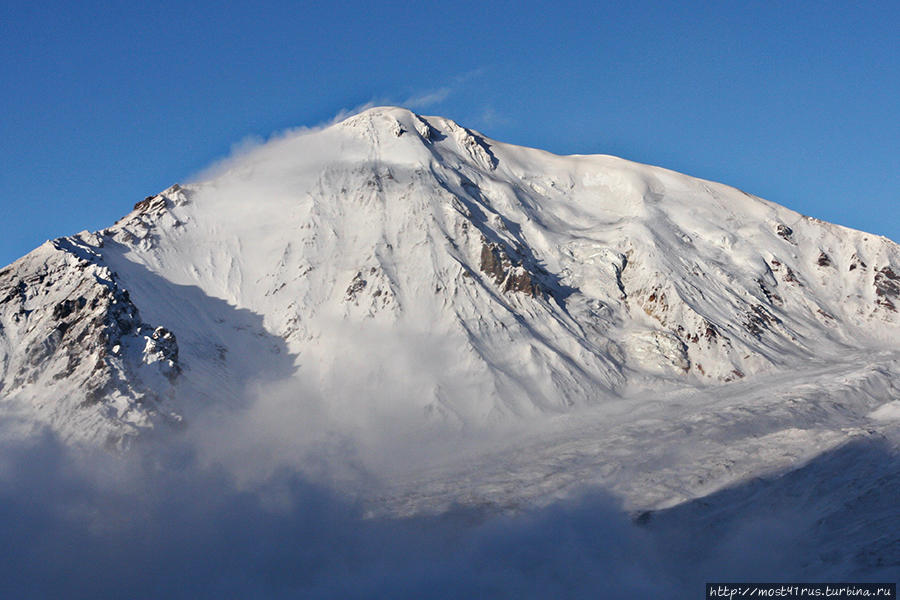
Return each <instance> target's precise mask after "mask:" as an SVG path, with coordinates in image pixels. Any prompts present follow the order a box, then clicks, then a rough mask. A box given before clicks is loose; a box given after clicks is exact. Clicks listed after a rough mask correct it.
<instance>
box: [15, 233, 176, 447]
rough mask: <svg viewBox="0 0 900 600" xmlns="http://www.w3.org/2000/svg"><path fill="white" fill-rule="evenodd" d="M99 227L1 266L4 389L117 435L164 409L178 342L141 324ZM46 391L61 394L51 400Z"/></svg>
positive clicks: (58, 415) (51, 414)
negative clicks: (101, 246)
mask: <svg viewBox="0 0 900 600" xmlns="http://www.w3.org/2000/svg"><path fill="white" fill-rule="evenodd" d="M91 242H93V243H95V244H96V243H99V238H98V237H96V236H82V237H73V238H61V239H58V240H55V241H53V242H47V243H46V244H44V245H43V246H42V247H41V248H39V249H38V250H36V251H35V252H33V253H32V254H29V255H28V256H26V257H25V258H23V259H21V260H19V261H17V262H16V263H13V264H12V265H11V266H9V267H7V268H6V269H4V270H3V271H2V272H0V325H2V345H0V364H2V365H3V371H2V377H0V392H2V394H3V398H4V400H5V401H6V402H13V403H24V404H27V405H31V408H33V409H36V410H37V412H39V413H42V414H45V416H46V418H47V420H48V421H49V422H50V424H51V425H52V424H53V423H54V422H55V420H56V419H68V418H71V417H72V414H73V413H70V412H69V409H68V407H80V408H79V409H78V410H76V411H75V413H74V414H75V415H78V416H79V417H80V418H82V419H84V420H85V421H89V422H93V423H94V425H99V427H97V429H96V431H95V433H96V434H97V435H99V436H104V437H105V438H106V441H108V442H113V443H118V442H120V441H122V440H123V439H124V438H126V437H127V436H129V435H133V434H135V433H136V432H137V431H139V430H140V429H143V428H147V427H152V426H153V424H154V423H155V422H157V421H159V420H160V418H163V417H162V415H163V414H165V417H164V419H165V420H169V421H171V420H172V419H174V420H177V416H176V415H173V414H168V413H169V412H170V411H169V410H167V408H166V406H165V399H166V395H167V393H168V391H169V389H170V386H171V385H172V384H173V383H174V381H175V380H176V378H177V376H178V373H179V371H180V367H179V364H178V344H177V342H176V340H175V336H174V335H173V334H172V333H171V332H169V331H167V330H166V329H164V328H162V327H153V326H150V325H147V324H146V323H143V322H142V321H141V318H140V313H139V311H138V309H137V307H136V306H135V305H134V303H133V302H132V301H131V298H130V296H129V294H128V291H127V290H126V289H124V288H123V287H122V285H121V284H120V283H119V281H118V278H117V276H116V274H115V273H113V272H112V271H110V270H109V268H107V267H105V266H103V264H102V261H101V260H100V258H99V255H98V254H97V253H96V252H95V251H94V249H93V248H92V246H91V245H90V244H91ZM48 398H53V400H52V402H48Z"/></svg>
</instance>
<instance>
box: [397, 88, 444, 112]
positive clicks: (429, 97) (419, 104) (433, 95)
mask: <svg viewBox="0 0 900 600" xmlns="http://www.w3.org/2000/svg"><path fill="white" fill-rule="evenodd" d="M452 91H453V90H452V89H451V88H450V87H442V88H439V89H437V90H434V91H431V92H425V93H421V94H416V95H413V96H409V97H408V98H407V99H406V100H404V101H402V102H401V103H400V106H405V107H407V108H416V109H420V108H427V107H429V106H432V105H434V104H440V103H441V102H443V101H444V100H446V99H447V97H448V96H450V94H451V92H452Z"/></svg>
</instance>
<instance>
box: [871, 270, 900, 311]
mask: <svg viewBox="0 0 900 600" xmlns="http://www.w3.org/2000/svg"><path fill="white" fill-rule="evenodd" d="M875 295H876V297H877V299H876V302H878V304H879V305H881V306H883V307H884V308H886V309H888V310H891V311H896V310H897V305H896V302H897V300H898V298H900V275H898V274H897V273H895V272H894V270H893V269H892V268H891V267H882V268H881V269H879V270H878V272H876V273H875Z"/></svg>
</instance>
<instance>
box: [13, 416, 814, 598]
mask: <svg viewBox="0 0 900 600" xmlns="http://www.w3.org/2000/svg"><path fill="white" fill-rule="evenodd" d="M223 433H224V432H223ZM3 439H4V441H3V442H2V447H0V457H2V464H0V544H2V547H3V548H4V549H5V552H4V560H3V561H0V594H2V595H3V596H4V597H38V596H40V597H66V598H79V597H83V598H98V597H129V598H160V597H165V598H213V597H215V598H218V597H240V598H297V597H304V598H388V597H389V598H469V597H489V598H563V597H564V598H650V597H654V598H684V597H698V594H700V593H702V584H703V583H704V581H706V580H708V579H723V578H726V577H731V578H735V577H741V578H753V577H755V578H763V579H770V580H771V579H776V580H777V579H786V578H790V577H792V576H797V575H798V574H800V575H802V574H807V575H808V574H809V571H808V570H807V571H805V570H804V569H806V567H805V566H804V565H807V564H808V563H809V560H808V558H809V557H808V555H805V554H804V552H806V551H807V550H808V548H807V547H806V546H804V541H803V540H804V536H805V535H806V534H807V533H808V532H809V531H810V530H809V529H808V526H807V524H806V523H805V522H803V521H802V519H799V518H798V514H797V513H795V512H794V511H788V512H784V511H782V512H778V511H776V512H774V513H772V514H770V515H768V516H767V517H766V518H765V519H762V520H761V519H759V518H753V517H751V518H748V519H747V520H746V521H743V522H739V524H738V525H737V526H734V524H732V526H728V525H721V523H720V527H719V528H718V529H717V530H715V531H710V530H707V529H706V528H705V527H703V526H701V525H702V524H703V523H704V521H703V520H702V519H701V520H693V521H692V520H691V519H684V520H683V521H677V520H675V521H673V520H671V519H669V520H668V521H666V522H665V523H664V524H663V525H664V526H662V527H659V528H654V527H653V526H652V524H653V523H654V520H655V518H656V517H654V518H652V519H651V526H645V525H638V524H636V523H635V522H633V520H632V519H631V518H630V517H629V516H628V515H626V514H625V513H624V512H623V511H622V510H621V509H620V508H619V506H618V504H617V501H616V500H615V499H614V498H612V497H610V496H608V495H606V494H604V493H603V492H602V491H599V490H593V491H587V492H585V493H583V494H581V495H579V496H578V497H575V498H570V499H568V500H565V501H560V502H556V503H554V504H551V505H549V506H545V507H542V508H529V507H521V508H520V509H519V510H516V511H511V512H510V511H506V512H501V511H497V510H495V509H493V508H490V507H463V506H458V507H456V508H453V509H451V510H449V511H446V512H443V513H441V514H438V515H427V516H409V517H394V516H380V517H369V516H367V511H366V506H365V502H364V501H363V500H364V498H362V497H361V496H359V495H347V494H345V493H344V492H342V491H341V489H340V486H333V485H329V484H328V483H327V482H324V481H323V480H322V478H321V477H317V476H307V475H306V474H303V473H302V472H301V471H300V470H298V469H295V468H293V466H292V461H283V462H280V463H266V462H265V461H263V463H262V464H268V465H269V466H271V465H273V464H275V465H276V466H275V467H274V468H271V469H269V470H268V471H266V472H265V473H263V474H260V475H259V476H258V477H255V478H248V477H246V474H241V473H235V472H233V471H232V469H233V467H234V465H235V463H234V462H233V459H234V457H233V456H232V457H230V458H229V459H228V460H209V456H206V457H202V456H201V454H202V453H203V452H204V450H203V449H202V448H200V449H199V450H198V446H197V445H194V444H189V443H187V439H186V438H184V437H182V438H178V439H176V440H172V439H170V440H166V441H165V443H159V444H157V443H152V444H145V445H138V446H135V447H134V448H133V449H132V450H131V451H129V452H127V453H125V454H121V455H111V454H109V453H106V452H102V451H96V450H83V449H82V450H78V449H73V448H71V447H68V446H65V445H63V444H61V443H60V442H59V441H58V440H56V439H55V438H54V437H53V436H52V435H50V434H44V435H41V436H38V437H34V438H30V439H22V438H21V437H19V438H16V437H10V436H4V438H3ZM203 443H205V442H203ZM260 443H262V444H265V441H263V440H261V441H260ZM328 445H329V441H328V440H326V439H324V438H323V439H322V440H321V444H320V445H319V447H320V448H325V447H327V446H328ZM239 447H241V446H240V445H239ZM274 447H276V448H278V447H283V446H282V445H281V444H276V445H275V446H274ZM314 447H316V446H315V445H310V446H308V449H309V451H310V454H309V456H310V457H311V456H313V455H314V454H315V453H314V452H312V450H311V449H312V448H314ZM340 447H341V446H340V444H338V445H337V446H334V447H332V448H331V450H329V452H330V453H331V454H329V452H322V453H321V454H320V455H319V456H318V460H319V461H320V465H319V466H320V469H321V470H322V471H320V473H321V472H327V471H328V469H329V468H330V467H331V466H332V465H334V464H342V461H344V460H345V459H347V457H342V456H339V455H340V453H341V452H340V450H339V448H340ZM336 457H337V458H338V459H339V460H338V462H335V458H336ZM257 458H258V457H254V456H252V454H251V455H249V456H248V462H247V466H248V468H249V467H252V466H253V465H255V464H258V462H257ZM351 462H352V461H351ZM692 523H693V524H692ZM817 574H818V575H819V576H825V575H827V573H824V572H822V571H821V570H820V571H819V572H817Z"/></svg>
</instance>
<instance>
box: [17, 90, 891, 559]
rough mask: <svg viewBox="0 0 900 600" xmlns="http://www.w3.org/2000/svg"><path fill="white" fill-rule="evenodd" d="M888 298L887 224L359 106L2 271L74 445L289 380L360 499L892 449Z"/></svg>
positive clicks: (664, 493) (399, 501)
mask: <svg viewBox="0 0 900 600" xmlns="http://www.w3.org/2000/svg"><path fill="white" fill-rule="evenodd" d="M898 311H900V248H898V246H897V245H896V244H895V243H893V242H892V241H890V240H888V239H886V238H883V237H878V236H875V235H871V234H867V233H864V232H860V231H854V230H850V229H847V228H844V227H840V226H837V225H832V224H829V223H824V222H822V221H819V220H816V219H813V218H810V217H806V216H803V215H800V214H798V213H796V212H793V211H791V210H789V209H787V208H785V207H782V206H779V205H776V204H773V203H771V202H767V201H765V200H763V199H760V198H757V197H755V196H752V195H750V194H747V193H744V192H742V191H740V190H737V189H735V188H732V187H728V186H726V185H722V184H718V183H713V182H709V181H703V180H700V179H696V178H693V177H689V176H686V175H682V174H678V173H675V172H672V171H668V170H665V169H662V168H658V167H652V166H647V165H642V164H637V163H633V162H629V161H626V160H622V159H619V158H615V157H611V156H557V155H553V154H549V153H547V152H543V151H540V150H534V149H529V148H522V147H517V146H512V145H509V144H504V143H501V142H497V141H494V140H490V139H488V138H486V137H485V136H483V135H481V134H480V133H478V132H476V131H472V130H470V129H467V128H465V127H462V126H460V125H458V124H456V123H454V122H452V121H450V120H448V119H444V118H441V117H425V116H419V115H415V114H413V113H411V112H409V111H407V110H404V109H400V108H373V109H370V110H367V111H365V112H363V113H361V114H358V115H355V116H353V117H351V118H349V119H347V120H345V121H343V122H341V123H338V124H336V125H333V126H330V127H327V128H323V129H317V130H304V131H299V132H293V133H289V134H286V135H284V136H281V137H279V138H277V139H273V140H271V141H270V142H268V143H266V144H264V145H262V146H260V147H258V148H255V149H253V150H251V151H249V152H246V153H244V154H242V155H241V156H238V157H236V158H234V159H231V160H229V161H226V162H225V163H224V164H222V165H219V166H218V167H217V168H216V169H215V171H213V172H211V173H209V174H208V176H207V177H206V178H204V179H203V180H201V181H197V182H195V183H190V184H187V185H174V186H172V187H171V188H169V189H167V190H165V191H163V192H162V193H160V194H158V195H155V196H151V197H148V198H147V199H145V200H143V201H141V202H139V203H137V205H135V208H134V210H133V211H132V212H131V213H129V214H128V215H126V216H125V217H124V218H123V219H121V220H120V221H119V222H118V223H116V224H115V225H113V226H111V227H109V228H107V229H104V230H102V231H98V232H96V233H87V232H84V233H82V234H79V235H76V236H73V237H70V238H61V239H59V240H55V241H52V242H48V243H46V244H44V245H43V246H41V247H40V248H38V249H36V250H35V251H33V252H32V253H31V254H29V255H27V256H26V257H24V258H22V259H20V260H19V261H17V262H15V263H13V264H12V265H10V266H9V267H7V268H6V269H4V270H3V271H2V272H0V366H2V373H0V375H2V377H0V386H2V387H0V393H2V402H3V410H4V411H5V412H6V413H7V414H15V415H16V416H17V417H18V418H20V419H23V420H24V422H31V423H33V424H34V427H38V426H42V425H47V426H49V427H51V428H52V429H53V430H54V431H55V432H57V433H58V434H59V435H60V436H61V437H62V438H63V439H66V440H70V441H73V442H83V441H87V442H106V443H113V444H120V445H122V444H124V445H127V444H128V440H131V439H132V438H134V437H140V436H141V435H145V434H149V433H150V432H155V434H157V435H158V434H160V432H162V431H168V430H169V429H173V428H174V429H178V430H182V429H183V431H184V433H182V434H178V435H191V431H192V427H193V426H194V425H192V424H196V423H197V422H201V421H203V419H204V418H206V417H207V416H208V415H209V414H211V413H217V414H228V413H229V412H232V411H238V414H245V413H240V411H242V410H251V411H252V406H253V404H254V403H255V402H257V403H258V402H259V401H260V397H264V396H265V395H266V394H267V393H269V392H267V390H271V389H272V388H271V387H265V386H272V385H274V384H273V382H277V383H278V385H279V386H280V387H279V388H278V389H281V390H282V392H274V391H273V392H271V393H272V394H282V395H283V394H284V392H283V390H284V389H289V390H291V392H290V394H293V395H294V396H296V397H303V398H306V399H308V398H314V402H315V403H317V408H316V409H315V410H316V411H317V413H316V414H318V415H320V418H322V419H324V421H325V423H326V425H324V426H323V428H324V429H327V430H329V431H332V432H338V433H339V434H341V435H346V436H349V437H350V438H353V439H354V443H357V444H359V445H360V447H361V448H362V454H363V455H364V456H365V458H364V459H363V462H364V463H365V465H364V467H365V469H367V470H369V471H372V472H375V473H377V474H380V482H379V484H378V485H377V486H376V487H378V491H377V494H371V496H373V497H374V496H375V495H377V496H378V498H379V499H378V500H377V501H374V500H373V501H372V507H371V510H372V511H373V514H374V513H390V514H417V513H421V512H433V511H440V510H443V509H445V508H446V507H448V506H452V505H454V504H458V503H463V504H470V505H490V506H499V507H502V508H504V509H508V510H515V508H516V507H518V506H522V505H523V503H525V504H528V505H544V504H547V503H549V502H551V501H553V500H555V499H559V498H563V497H567V496H568V495H570V494H572V493H575V492H576V491H577V490H578V489H580V488H581V487H583V486H584V485H586V484H594V485H599V486H602V487H604V488H605V489H607V490H609V491H610V492H611V493H613V494H615V495H616V496H618V497H619V498H622V499H623V503H624V505H625V506H626V507H627V509H628V510H632V511H635V514H639V513H641V511H665V510H673V509H672V508H671V507H675V506H678V505H684V506H687V505H689V503H690V502H692V501H694V500H695V499H697V498H701V497H705V496H709V495H711V494H715V493H717V492H719V491H721V490H724V489H729V487H730V486H735V485H740V484H743V483H744V482H747V481H750V480H752V479H753V478H755V477H761V476H765V477H775V476H781V475H782V474H784V473H789V472H791V471H792V470H794V469H797V468H798V467H801V466H802V465H804V464H807V463H809V462H810V461H815V460H816V458H817V457H820V456H823V455H825V454H826V453H828V452H836V451H837V449H840V448H844V447H845V446H846V445H847V444H851V443H857V442H859V440H860V439H866V440H868V439H874V438H877V439H887V440H894V439H895V438H896V435H897V426H896V423H897V421H898V414H900V411H898V409H897V400H896V398H897V388H896V383H895V382H896V381H897V376H898V373H900V366H898V358H900V353H898V344H897V341H898V339H900V335H898V334H900V313H898ZM148 323H149V324H148ZM260 386H263V387H260ZM290 394H289V395H290ZM262 402H263V403H264V402H265V400H262ZM275 405H276V406H280V405H281V404H280V403H275ZM248 406H249V407H251V408H250V409H248ZM304 406H305V405H304ZM310 410H311V411H312V409H310ZM286 414H290V415H294V413H293V412H292V411H286ZM321 415H324V416H321ZM303 418H304V417H303V416H302V415H301V416H292V417H290V418H287V417H285V419H286V423H285V424H284V425H283V426H284V427H285V428H286V430H289V429H290V428H291V427H293V426H294V425H296V420H302V419H303ZM307 418H309V419H312V417H311V416H309V415H307ZM317 418H319V417H317ZM295 419H296V420H295ZM390 422H395V423H398V424H397V425H396V429H392V428H391V427H390V426H386V425H385V423H390ZM176 425H177V427H174V426H176ZM382 425H385V428H386V430H387V431H390V434H388V433H385V437H390V436H393V435H395V434H396V435H397V436H398V437H400V438H403V439H409V440H416V441H417V442H421V443H422V448H421V449H416V450H412V451H410V450H409V448H407V453H408V454H415V455H418V456H417V458H415V459H413V458H409V459H406V458H404V459H400V460H398V459H396V454H393V453H390V452H388V451H386V450H383V448H384V447H386V446H385V445H384V444H383V441H384V440H379V441H377V442H376V441H372V440H373V438H372V436H375V437H377V434H375V433H372V431H375V430H377V429H378V427H380V426H382ZM423 431H424V432H433V431H440V432H443V433H442V435H441V436H437V437H440V438H441V442H440V443H435V444H434V449H433V451H428V449H427V448H426V446H428V442H427V441H425V439H426V438H428V434H422V437H416V434H415V433H410V432H423ZM446 432H450V433H449V434H447V433H446ZM444 434H446V435H444ZM260 435H262V434H260ZM367 436H368V437H367ZM404 436H406V437H404ZM276 437H278V436H276ZM288 437H289V436H288ZM279 439H281V438H279ZM448 440H449V441H448ZM467 440H479V441H478V442H472V443H471V444H468V445H467ZM279 443H281V442H279ZM296 443H298V444H300V443H301V442H299V441H298V442H296ZM367 444H370V446H367ZM387 447H390V446H389V445H388V446H387ZM367 448H368V450H371V451H369V452H367V451H366V449H367ZM376 448H382V451H381V452H378V451H374V450H373V449H376ZM420 450H421V451H420ZM276 454H277V453H276ZM826 464H828V463H827V461H826ZM816 472H817V473H818V472H819V471H816ZM367 485H369V484H367ZM648 514H650V513H648ZM892 560H893V559H892Z"/></svg>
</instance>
